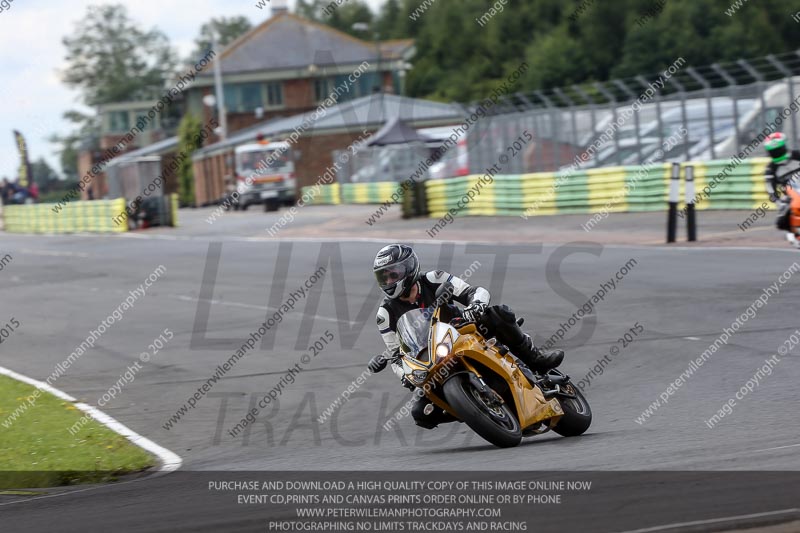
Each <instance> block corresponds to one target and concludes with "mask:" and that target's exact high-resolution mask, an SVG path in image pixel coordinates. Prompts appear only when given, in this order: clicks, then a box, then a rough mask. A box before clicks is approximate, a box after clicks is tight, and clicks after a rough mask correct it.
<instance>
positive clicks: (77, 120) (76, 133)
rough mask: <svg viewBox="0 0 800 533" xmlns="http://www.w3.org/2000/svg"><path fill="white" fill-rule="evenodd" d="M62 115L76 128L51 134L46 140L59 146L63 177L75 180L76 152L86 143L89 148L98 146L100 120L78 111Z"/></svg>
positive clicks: (76, 175)
mask: <svg viewBox="0 0 800 533" xmlns="http://www.w3.org/2000/svg"><path fill="white" fill-rule="evenodd" d="M63 116H64V118H65V119H67V120H68V121H70V122H71V123H73V124H74V125H75V127H76V129H75V130H73V131H72V132H71V133H68V134H67V135H63V136H61V135H51V136H50V138H49V139H48V141H50V142H51V143H53V144H56V145H58V146H60V149H59V150H58V152H59V160H60V163H61V172H62V174H64V177H65V179H67V180H77V179H78V178H79V176H78V153H79V152H80V150H81V148H82V147H84V148H85V147H86V145H87V143H88V144H91V145H92V146H91V148H98V146H97V145H98V142H97V132H98V131H99V130H100V120H99V117H96V116H94V115H86V114H84V113H81V112H79V111H67V112H66V113H64V115H63Z"/></svg>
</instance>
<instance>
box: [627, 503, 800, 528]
mask: <svg viewBox="0 0 800 533" xmlns="http://www.w3.org/2000/svg"><path fill="white" fill-rule="evenodd" d="M799 513H800V509H797V508H794V509H780V510H778V511H769V512H766V513H754V514H745V515H739V516H728V517H725V518H712V519H709V520H695V521H694V522H676V523H674V524H664V525H663V526H654V527H647V528H644V529H633V530H630V531H624V532H622V533H658V532H666V531H680V530H682V529H685V528H689V527H698V526H709V525H712V524H725V523H728V522H730V523H732V524H731V525H733V524H735V523H736V522H742V521H748V520H758V519H761V518H772V517H777V516H781V515H787V517H791V516H792V515H798V514H799Z"/></svg>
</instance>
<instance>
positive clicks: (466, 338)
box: [428, 325, 564, 431]
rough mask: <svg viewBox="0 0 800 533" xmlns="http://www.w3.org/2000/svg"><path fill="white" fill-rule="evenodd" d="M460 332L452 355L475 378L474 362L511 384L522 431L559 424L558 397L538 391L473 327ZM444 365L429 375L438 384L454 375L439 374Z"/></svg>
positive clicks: (442, 403) (438, 402)
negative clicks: (546, 423)
mask: <svg viewBox="0 0 800 533" xmlns="http://www.w3.org/2000/svg"><path fill="white" fill-rule="evenodd" d="M459 333H460V334H461V335H460V336H459V338H458V339H457V340H456V342H455V345H454V346H453V353H454V354H460V358H461V362H462V364H463V365H465V366H467V367H468V368H469V370H471V371H473V373H475V375H477V376H479V377H480V374H479V373H478V371H477V370H476V369H475V368H472V365H471V364H470V362H471V361H475V362H477V363H480V364H481V365H483V366H484V367H486V368H489V369H490V370H491V371H493V372H494V373H496V374H497V375H498V376H500V377H501V378H502V379H503V380H504V381H506V382H507V383H508V385H509V388H510V389H511V392H512V395H513V397H514V403H515V406H516V411H517V416H518V418H519V422H520V426H521V427H522V429H523V431H524V430H525V429H526V428H528V427H530V426H533V425H534V424H536V423H538V422H542V421H544V420H548V419H550V425H551V426H552V425H554V424H555V423H556V422H558V420H559V419H560V418H561V416H562V415H563V414H564V411H563V410H562V409H561V404H559V402H558V400H556V399H555V398H553V399H550V400H546V399H545V397H544V395H543V394H542V391H541V390H539V388H538V387H535V386H534V385H532V384H531V383H530V382H529V381H528V379H527V378H526V377H525V376H524V375H523V374H522V372H521V371H520V370H519V367H517V365H516V364H515V361H514V358H513V357H512V356H511V355H509V354H506V355H501V354H500V352H499V351H498V350H497V349H496V348H494V347H493V346H491V347H490V346H486V345H485V342H484V341H483V339H482V338H481V337H480V336H478V335H475V333H476V330H475V326H473V325H469V326H466V327H464V328H462V329H461V330H460V331H459ZM451 357H457V356H451ZM448 359H449V358H448ZM443 366H444V363H439V364H437V365H436V366H435V367H434V368H432V369H431V370H430V375H431V376H435V377H434V379H436V381H440V382H442V381H445V380H446V379H447V376H449V375H450V374H451V373H452V372H447V373H439V374H438V375H437V370H438V369H439V367H443ZM454 370H455V369H454ZM428 397H429V398H430V399H431V401H433V402H434V403H435V404H436V405H438V406H439V407H441V408H442V409H444V410H446V411H447V412H449V413H450V414H453V415H455V413H454V412H453V411H452V409H450V406H449V405H447V403H446V402H445V401H444V400H443V399H442V398H439V397H438V396H436V395H434V394H432V393H428Z"/></svg>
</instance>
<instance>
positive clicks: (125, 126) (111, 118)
mask: <svg viewBox="0 0 800 533" xmlns="http://www.w3.org/2000/svg"><path fill="white" fill-rule="evenodd" d="M108 125H109V130H110V131H113V132H120V131H130V129H131V125H130V117H129V116H128V112H127V111H111V112H110V113H109V114H108Z"/></svg>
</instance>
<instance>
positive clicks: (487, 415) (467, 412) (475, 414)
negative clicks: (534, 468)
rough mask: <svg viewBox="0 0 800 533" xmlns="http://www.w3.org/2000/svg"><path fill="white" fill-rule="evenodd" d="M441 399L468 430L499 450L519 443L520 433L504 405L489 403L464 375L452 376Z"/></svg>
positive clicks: (444, 388)
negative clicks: (470, 429) (444, 400)
mask: <svg viewBox="0 0 800 533" xmlns="http://www.w3.org/2000/svg"><path fill="white" fill-rule="evenodd" d="M443 391H444V397H445V398H446V399H447V402H448V403H449V404H450V407H452V408H453V410H454V411H455V412H456V414H457V415H458V417H459V418H460V419H461V420H463V421H464V422H465V423H466V424H467V425H468V426H469V427H470V428H472V430H473V431H474V432H475V433H477V434H478V435H480V436H481V437H483V438H484V439H486V440H487V441H489V442H491V443H492V444H494V445H495V446H497V447H499V448H512V447H514V446H517V445H519V443H520V441H521V440H522V429H521V428H520V425H519V421H518V420H517V417H516V416H514V413H513V412H512V411H511V410H510V409H509V408H508V405H506V404H505V403H503V404H500V405H490V404H491V402H490V401H489V399H488V398H486V397H485V396H486V395H485V394H482V393H481V392H480V391H479V390H478V389H477V388H476V387H475V385H473V384H472V381H470V379H469V376H468V375H466V374H456V375H455V376H453V377H451V378H450V379H448V380H447V381H446V382H445V384H444V386H443Z"/></svg>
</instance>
